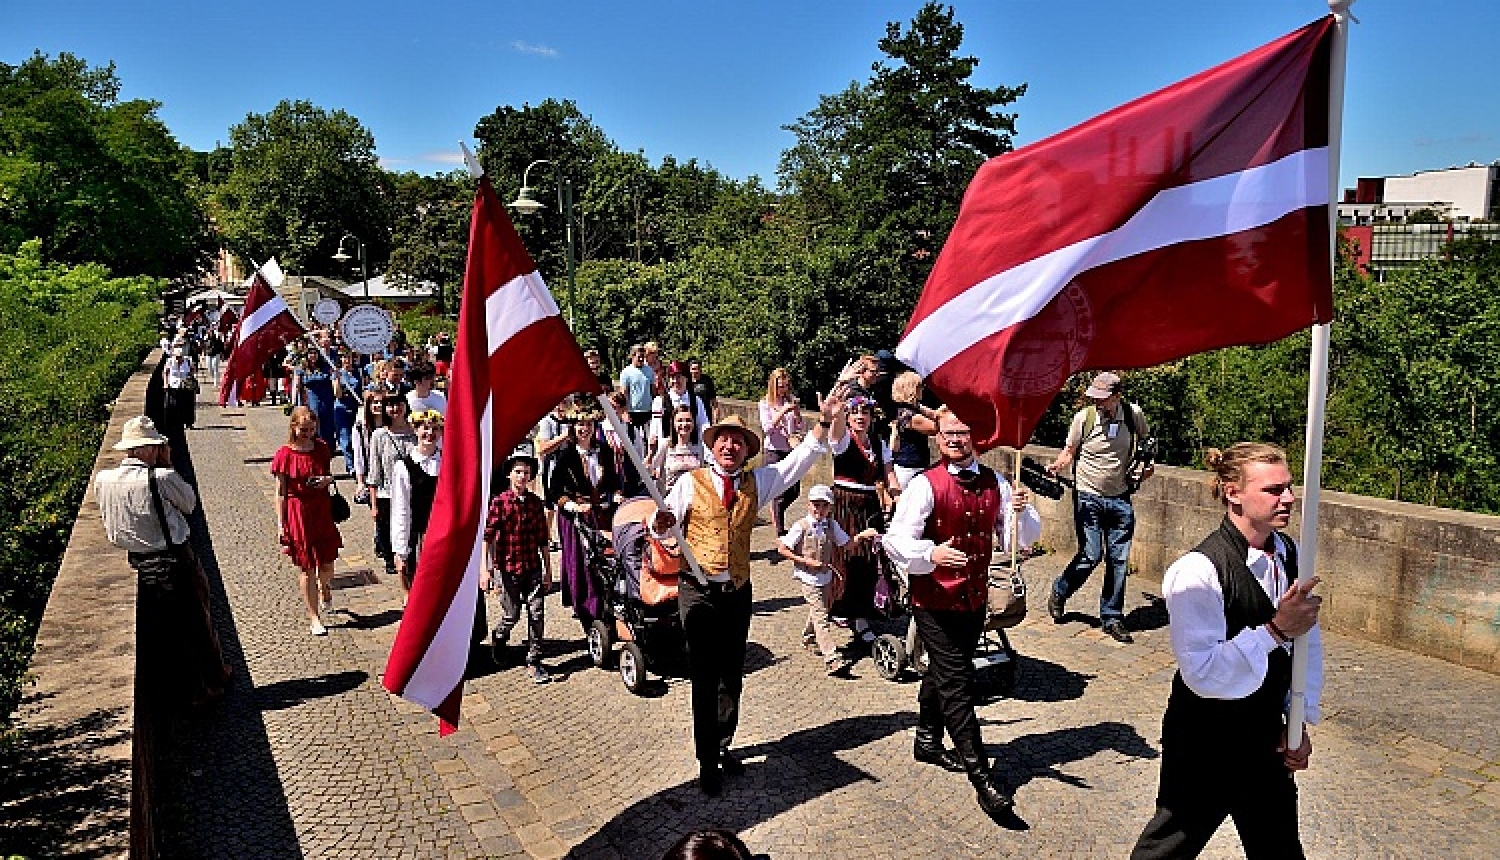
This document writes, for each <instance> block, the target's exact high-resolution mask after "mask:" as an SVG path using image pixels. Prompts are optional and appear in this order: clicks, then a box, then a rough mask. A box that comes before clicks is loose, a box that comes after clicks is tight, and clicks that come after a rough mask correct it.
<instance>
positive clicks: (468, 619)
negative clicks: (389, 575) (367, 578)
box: [382, 177, 602, 734]
mask: <svg viewBox="0 0 1500 860" xmlns="http://www.w3.org/2000/svg"><path fill="white" fill-rule="evenodd" d="M449 379H450V382H449V386H448V416H447V421H446V428H445V433H444V438H443V468H442V471H441V472H440V473H439V475H438V486H437V497H436V499H435V500H434V502H433V506H432V517H431V519H430V520H429V524H428V527H427V536H426V538H425V540H424V542H423V545H422V554H421V558H420V560H419V561H418V565H417V574H416V578H415V581H414V584H413V587H412V592H411V596H410V598H409V600H408V601H407V604H406V612H405V614H404V615H403V617H402V619H401V628H400V630H399V631H397V633H396V642H395V644H394V645H393V646H392V647H391V655H390V659H389V661H388V662H387V663H386V667H385V677H384V679H383V680H382V683H383V684H384V685H385V688H386V689H387V690H390V691H391V692H392V693H395V694H397V695H399V696H401V697H402V698H404V699H410V700H411V701H413V702H416V703H417V704H419V705H422V706H423V707H425V708H427V709H429V710H431V711H433V712H435V713H436V714H437V715H438V717H439V719H440V720H441V721H442V722H441V728H440V731H441V733H442V734H448V733H449V732H451V731H453V730H454V729H455V728H456V727H457V725H458V715H459V704H460V700H461V697H462V694H463V679H464V669H465V667H466V666H467V665H468V659H469V645H470V642H471V633H472V630H473V624H474V613H475V609H476V606H477V602H478V600H479V573H480V565H482V564H483V563H484V519H485V515H486V513H487V512H488V506H489V497H490V473H491V471H492V470H493V469H494V466H495V464H496V461H497V457H498V458H501V459H503V458H504V457H506V456H508V455H509V454H510V452H511V451H512V450H514V449H515V446H516V445H517V444H519V443H520V441H521V440H522V438H524V437H525V435H526V432H527V431H528V430H530V429H531V428H532V427H534V426H535V425H536V423H537V422H538V421H540V420H541V418H542V416H543V415H545V414H547V413H548V412H549V411H551V410H552V408H553V407H555V406H556V405H557V403H558V401H560V400H562V399H563V398H564V397H566V396H568V395H569V394H572V393H575V392H588V393H591V394H593V393H598V392H600V391H601V390H602V389H601V386H600V385H599V381H598V379H596V378H595V377H594V374H592V373H591V372H589V367H588V363H587V362H586V361H584V358H583V352H582V350H580V349H579V348H578V342H577V341H576V340H574V339H573V333H572V332H570V331H569V330H568V327H567V325H566V324H565V323H564V322H563V320H562V317H561V316H559V314H558V309H557V303H556V302H554V301H553V300H552V294H551V293H549V292H548V291H547V285H546V284H545V283H543V282H542V278H541V276H540V275H539V274H537V271H536V264H535V263H533V262H532V261H531V257H530V256H529V255H528V254H527V253H526V249H525V247H523V246H522V245H521V238H520V237H519V236H517V235H516V228H515V227H514V226H513V225H512V224H511V222H510V218H509V216H507V215H506V214H505V208H504V207H503V206H501V205H500V201H499V200H498V199H497V198H496V197H495V191H494V188H492V187H491V185H490V180H489V179H488V177H482V178H481V179H480V180H479V190H478V192H477V193H476V194H475V197H474V214H473V220H472V222H471V224H470V227H469V261H468V266H467V268H466V270H465V272H464V294H463V302H462V304H461V307H460V309H459V315H458V342H457V344H456V345H455V348H454V355H453V367H452V370H451V371H450V374H449Z"/></svg>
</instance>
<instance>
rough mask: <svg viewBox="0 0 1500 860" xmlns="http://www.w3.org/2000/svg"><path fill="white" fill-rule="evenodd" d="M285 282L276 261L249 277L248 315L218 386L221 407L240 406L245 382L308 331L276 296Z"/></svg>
mask: <svg viewBox="0 0 1500 860" xmlns="http://www.w3.org/2000/svg"><path fill="white" fill-rule="evenodd" d="M283 279H284V276H283V275H282V273H281V266H279V265H277V264H276V260H275V258H272V259H270V260H267V261H266V263H265V265H263V266H261V267H260V268H259V269H256V270H255V274H253V275H251V276H250V292H249V294H248V295H246V296H245V314H244V316H242V317H241V318H240V321H239V325H238V326H236V327H235V330H234V335H233V337H232V338H231V339H230V352H229V360H228V361H226V362H225V363H224V378H223V379H222V380H220V382H219V405H220V406H238V405H240V400H239V392H240V387H241V386H242V385H244V384H245V380H247V379H249V378H250V376H251V374H255V373H259V372H260V368H261V365H263V364H265V363H266V359H267V358H270V357H271V353H273V352H275V351H276V350H278V349H281V348H282V347H283V346H286V344H287V343H288V342H289V341H291V340H293V339H295V338H296V337H298V336H299V335H302V334H304V333H305V332H306V331H307V329H306V328H304V327H303V325H302V323H301V322H300V321H298V319H297V318H296V317H295V316H293V315H292V309H291V308H289V307H287V304H286V300H285V299H283V298H282V297H281V296H280V295H279V294H277V292H276V287H279V286H281V282H282V280H283Z"/></svg>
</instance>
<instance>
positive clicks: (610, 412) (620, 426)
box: [599, 394, 708, 585]
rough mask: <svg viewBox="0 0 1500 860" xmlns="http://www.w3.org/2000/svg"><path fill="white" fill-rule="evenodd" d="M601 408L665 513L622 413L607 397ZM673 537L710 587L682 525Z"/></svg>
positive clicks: (675, 528) (695, 572)
mask: <svg viewBox="0 0 1500 860" xmlns="http://www.w3.org/2000/svg"><path fill="white" fill-rule="evenodd" d="M599 406H600V408H602V409H603V410H604V418H605V420H607V421H608V422H609V426H610V427H612V428H614V431H615V436H617V437H619V439H620V441H622V442H624V443H625V444H623V445H621V446H620V447H621V448H624V449H625V451H626V452H627V453H628V455H629V457H630V462H631V463H633V464H635V473H636V474H637V475H640V477H641V483H642V484H644V485H645V487H646V492H647V493H650V494H651V501H653V502H656V509H657V510H659V511H664V510H666V509H667V502H666V500H665V499H663V498H662V496H661V489H660V488H658V487H657V486H656V479H654V478H652V477H651V473H650V472H648V471H646V463H645V461H644V460H642V459H641V452H640V451H639V450H637V449H636V447H635V442H633V441H632V440H631V438H630V433H629V432H628V431H626V429H625V422H623V421H621V420H620V413H618V412H616V411H615V405H614V404H613V403H611V402H609V397H608V396H607V395H604V394H601V395H599ZM672 537H674V538H676V539H677V545H678V546H679V547H681V548H682V558H683V560H684V561H686V562H687V563H688V569H689V570H691V571H692V573H693V577H694V578H695V579H697V580H698V582H699V583H700V584H702V585H708V577H706V576H704V575H703V568H701V567H699V566H698V559H697V558H695V557H694V556H693V548H692V547H690V546H688V542H687V539H686V538H684V537H683V535H682V523H673V524H672Z"/></svg>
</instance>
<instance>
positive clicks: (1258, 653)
mask: <svg viewBox="0 0 1500 860" xmlns="http://www.w3.org/2000/svg"><path fill="white" fill-rule="evenodd" d="M1276 540H1277V545H1276V555H1275V556H1274V557H1273V556H1271V555H1268V554H1267V553H1265V552H1264V551H1262V550H1260V549H1258V548H1256V547H1250V549H1249V551H1248V552H1247V553H1246V558H1245V564H1246V565H1248V566H1249V568H1250V573H1251V574H1252V575H1253V576H1254V577H1255V581H1256V582H1258V583H1260V587H1261V588H1262V589H1263V590H1264V591H1265V592H1266V596H1267V597H1269V598H1271V604H1272V605H1276V604H1279V603H1280V602H1281V595H1282V593H1283V592H1285V591H1286V589H1287V576H1286V547H1285V545H1284V544H1283V543H1282V541H1283V540H1284V539H1283V538H1282V537H1281V536H1280V535H1277V538H1276ZM1161 587H1162V594H1163V595H1165V597H1166V599H1167V612H1168V614H1170V615H1171V618H1172V624H1171V635H1172V653H1173V654H1174V655H1176V657H1177V668H1178V669H1179V670H1180V671H1181V672H1182V680H1183V682H1184V683H1186V684H1187V685H1188V689H1190V690H1192V691H1193V692H1194V693H1197V694H1198V695H1200V696H1203V697H1204V698H1208V699H1243V698H1245V697H1246V696H1249V695H1250V694H1251V693H1253V692H1255V691H1256V690H1258V689H1260V685H1261V684H1262V683H1264V682H1265V679H1266V668H1267V666H1268V665H1269V660H1270V655H1271V652H1272V651H1275V650H1276V649H1277V648H1279V647H1281V646H1280V644H1279V643H1277V641H1276V637H1274V636H1272V635H1271V633H1270V631H1269V630H1267V629H1266V628H1265V627H1264V626H1260V627H1247V628H1246V629H1244V630H1241V631H1240V632H1239V633H1238V634H1237V635H1236V636H1235V637H1234V638H1233V639H1226V637H1225V634H1226V633H1227V632H1228V631H1227V630H1226V629H1225V626H1224V591H1223V589H1222V588H1221V587H1220V586H1219V572H1218V571H1217V570H1216V569H1215V568H1214V566H1213V563H1212V562H1210V561H1209V560H1208V557H1207V556H1205V555H1203V554H1202V553H1198V552H1190V553H1188V554H1187V555H1185V556H1183V557H1182V558H1179V559H1178V560H1177V561H1176V562H1174V563H1173V564H1172V566H1171V567H1169V568H1167V573H1166V576H1164V577H1162V583H1161ZM1303 642H1304V644H1305V646H1306V647H1307V648H1308V649H1309V652H1308V657H1309V659H1308V661H1307V695H1306V699H1305V703H1306V706H1307V712H1306V716H1307V721H1308V722H1309V723H1316V722H1318V721H1319V719H1320V718H1321V717H1322V710H1321V708H1320V707H1319V705H1320V703H1321V700H1322V693H1323V632H1322V630H1321V628H1320V627H1319V626H1318V625H1313V628H1312V630H1311V631H1309V632H1308V635H1307V638H1306V639H1305V640H1303Z"/></svg>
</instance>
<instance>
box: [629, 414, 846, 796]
mask: <svg viewBox="0 0 1500 860" xmlns="http://www.w3.org/2000/svg"><path fill="white" fill-rule="evenodd" d="M845 396H846V392H845V391H844V390H843V387H842V386H841V387H840V388H836V389H834V391H832V392H830V393H829V395H828V398H827V399H826V400H825V399H822V398H819V400H818V411H819V412H820V413H822V418H821V420H819V421H818V425H817V426H816V427H814V428H813V429H812V432H811V433H809V434H808V435H807V438H806V440H804V441H803V443H802V444H801V445H799V446H798V447H797V448H795V449H793V450H792V452H791V453H790V454H788V455H787V457H786V458H785V459H783V460H782V461H780V462H778V463H776V464H774V465H771V466H762V467H760V468H759V469H753V470H752V469H746V468H745V463H746V462H748V461H749V460H750V458H752V457H754V456H755V455H756V454H757V453H759V452H760V437H759V436H757V435H756V434H755V432H754V431H752V430H751V429H750V428H749V427H747V426H746V425H745V422H744V420H742V419H741V418H740V417H739V416H738V415H730V416H728V417H726V418H724V419H722V420H720V421H718V422H717V423H715V424H712V425H710V426H709V427H708V428H707V429H706V430H704V431H703V444H704V447H706V448H707V449H708V450H709V452H710V464H709V465H707V466H705V467H703V468H701V469H697V470H694V471H693V472H690V473H688V474H687V475H686V476H684V477H683V479H681V480H679V481H678V482H677V483H676V484H675V485H673V487H672V492H671V493H669V494H668V495H667V498H666V510H663V511H660V512H659V513H658V514H657V516H656V521H655V522H654V523H653V528H654V529H655V531H656V532H657V533H658V534H660V533H663V532H665V531H667V530H668V529H670V528H671V527H672V525H673V524H674V523H682V526H683V529H682V531H683V536H684V537H685V539H686V541H687V545H688V548H689V549H691V550H692V554H693V557H694V558H696V559H697V561H698V564H699V566H700V567H701V568H702V570H703V573H704V575H705V576H706V577H707V580H708V581H707V582H706V583H700V582H698V581H697V579H696V578H695V577H690V576H688V577H683V578H682V580H681V584H680V590H679V592H678V598H677V600H678V612H679V614H680V615H681V617H682V629H683V632H684V634H685V635H686V637H687V645H688V664H689V674H690V678H691V681H692V702H693V746H694V751H695V753H696V755H697V758H698V786H699V788H701V789H702V790H703V792H704V793H705V794H707V795H710V796H714V795H717V794H718V793H719V791H720V789H721V787H722V775H723V774H724V773H728V774H730V775H731V776H733V775H737V774H739V773H741V772H743V770H744V765H742V764H740V762H739V761H738V760H737V759H735V758H734V757H733V756H732V755H730V753H729V745H730V743H731V742H732V741H733V740H734V731H735V727H736V725H737V724H738V722H739V707H740V691H741V689H742V688H743V687H744V681H745V643H746V641H747V640H748V638H749V636H750V606H751V598H750V531H751V529H752V528H754V526H755V514H756V512H757V511H758V510H760V509H761V508H762V507H764V506H766V505H769V504H770V503H771V502H772V501H773V500H774V499H775V498H776V497H777V496H779V495H781V494H782V493H783V492H785V491H786V488H787V487H790V486H791V485H792V484H795V483H797V482H798V481H800V480H801V479H802V476H803V475H805V474H807V471H808V470H809V469H811V468H812V466H813V463H815V462H817V460H818V458H819V457H821V456H822V455H823V454H824V453H825V452H827V451H828V444H827V443H828V441H829V437H830V435H831V436H832V438H833V439H835V440H837V439H840V438H842V437H843V434H844V409H845V404H844V398H845Z"/></svg>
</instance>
